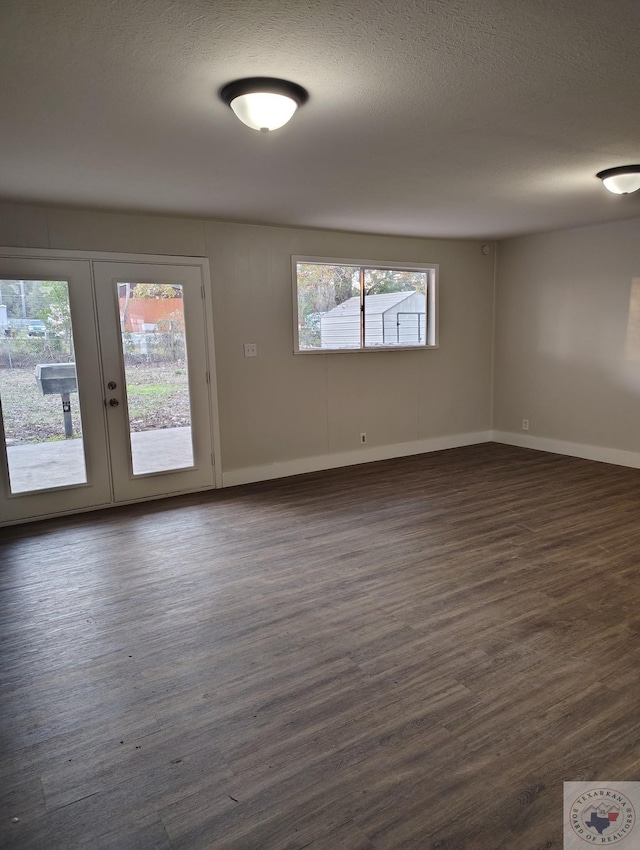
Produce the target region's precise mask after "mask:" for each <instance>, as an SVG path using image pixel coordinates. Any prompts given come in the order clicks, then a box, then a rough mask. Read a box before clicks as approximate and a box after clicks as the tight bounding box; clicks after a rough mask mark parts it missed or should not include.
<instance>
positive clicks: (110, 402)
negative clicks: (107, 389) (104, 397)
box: [109, 398, 120, 407]
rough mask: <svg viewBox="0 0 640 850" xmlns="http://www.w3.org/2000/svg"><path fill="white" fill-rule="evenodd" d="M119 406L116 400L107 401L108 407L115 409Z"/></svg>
mask: <svg viewBox="0 0 640 850" xmlns="http://www.w3.org/2000/svg"><path fill="white" fill-rule="evenodd" d="M119 404H120V402H119V401H118V399H117V398H110V399H109V407H117V406H118V405H119Z"/></svg>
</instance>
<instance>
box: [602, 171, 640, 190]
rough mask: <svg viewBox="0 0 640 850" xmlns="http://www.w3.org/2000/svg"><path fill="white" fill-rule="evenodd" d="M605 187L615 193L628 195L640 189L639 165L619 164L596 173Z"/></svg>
mask: <svg viewBox="0 0 640 850" xmlns="http://www.w3.org/2000/svg"><path fill="white" fill-rule="evenodd" d="M596 177H599V178H600V179H601V180H602V182H603V183H604V185H605V187H606V188H607V189H608V190H609V191H610V192H613V193H614V194H616V195H629V194H630V193H631V192H637V191H638V189H640V165H620V166H618V168H606V169H605V170H604V171H599V172H598V173H597V174H596Z"/></svg>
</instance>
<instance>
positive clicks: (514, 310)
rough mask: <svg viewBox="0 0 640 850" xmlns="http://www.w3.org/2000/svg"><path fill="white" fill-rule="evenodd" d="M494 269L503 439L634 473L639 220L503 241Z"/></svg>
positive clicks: (639, 419)
mask: <svg viewBox="0 0 640 850" xmlns="http://www.w3.org/2000/svg"><path fill="white" fill-rule="evenodd" d="M618 200H620V199H618ZM497 268H498V271H497V289H496V293H497V295H496V335H495V375H494V398H495V406H494V429H495V430H496V432H498V434H497V436H498V438H499V439H500V438H504V439H506V440H508V441H511V442H519V443H521V444H522V445H531V446H533V447H536V448H546V449H549V450H557V451H563V452H567V453H569V454H578V455H582V456H585V457H593V458H595V459H600V460H609V461H613V462H621V463H629V464H631V465H634V466H635V465H638V463H636V460H640V455H639V456H638V458H634V457H632V456H629V455H627V454H625V453H638V452H640V344H639V343H640V334H639V333H638V328H639V327H640V303H638V300H639V299H640V282H637V283H636V286H635V290H633V281H634V279H636V280H638V279H640V219H635V220H631V221H626V222H621V223H616V224H608V225H600V226H596V227H584V228H579V229H575V230H568V231H563V232H556V233H549V234H543V235H536V236H528V237H522V238H518V239H510V240H506V241H504V242H501V243H500V244H499V247H498V266H497ZM632 290H633V291H634V292H635V314H634V310H633V306H634V304H633V303H632V302H631V293H632ZM630 306H631V308H632V309H631V311H630ZM630 316H631V318H632V322H631V327H630V323H629V319H630ZM634 319H635V324H634V321H633V320H634ZM523 418H527V419H529V424H530V431H529V434H528V435H525V434H523V432H522V430H521V425H522V419H523Z"/></svg>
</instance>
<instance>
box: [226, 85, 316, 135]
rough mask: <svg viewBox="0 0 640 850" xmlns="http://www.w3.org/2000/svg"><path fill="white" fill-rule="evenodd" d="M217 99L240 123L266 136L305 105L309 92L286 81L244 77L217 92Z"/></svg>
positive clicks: (281, 125)
mask: <svg viewBox="0 0 640 850" xmlns="http://www.w3.org/2000/svg"><path fill="white" fill-rule="evenodd" d="M220 97H221V98H222V100H224V102H225V103H226V104H227V106H230V107H231V109H232V110H233V111H234V112H235V114H236V116H237V117H238V118H239V119H240V121H242V123H243V124H246V125H247V127H252V128H253V129H254V130H260V132H262V133H268V132H269V131H270V130H277V129H278V128H279V127H283V126H284V125H285V124H286V123H287V121H289V120H290V119H291V118H292V117H293V114H294V112H295V111H296V109H297V108H298V107H299V106H302V104H303V103H306V101H307V100H308V99H309V93H308V92H307V90H306V89H303V88H302V86H299V85H298V84H297V83H290V82H288V81H287V80H278V79H276V78H275V77H248V78H247V79H244V80H235V81H234V82H232V83H227V85H226V86H223V87H222V88H221V89H220Z"/></svg>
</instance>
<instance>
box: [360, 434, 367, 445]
mask: <svg viewBox="0 0 640 850" xmlns="http://www.w3.org/2000/svg"><path fill="white" fill-rule="evenodd" d="M366 442H367V435H366V433H365V432H364V431H363V432H362V433H361V434H360V445H361V446H364V444H365V443H366Z"/></svg>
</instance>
